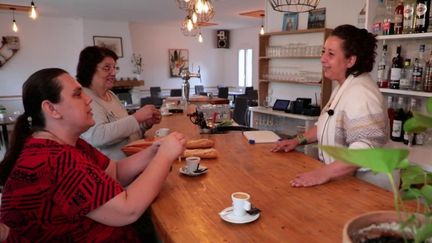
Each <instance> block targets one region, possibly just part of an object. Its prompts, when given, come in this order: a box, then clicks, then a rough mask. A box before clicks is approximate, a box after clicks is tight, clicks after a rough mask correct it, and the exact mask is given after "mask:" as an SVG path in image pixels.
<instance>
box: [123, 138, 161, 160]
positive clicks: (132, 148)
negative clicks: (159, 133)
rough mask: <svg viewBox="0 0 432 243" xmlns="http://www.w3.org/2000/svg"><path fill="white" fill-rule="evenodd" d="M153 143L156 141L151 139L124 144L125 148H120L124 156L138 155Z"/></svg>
mask: <svg viewBox="0 0 432 243" xmlns="http://www.w3.org/2000/svg"><path fill="white" fill-rule="evenodd" d="M155 141H156V140H155V139H152V138H146V139H139V140H136V141H133V142H131V143H128V144H126V145H125V146H123V148H121V150H122V151H123V153H124V154H126V156H130V155H132V154H135V153H138V152H139V151H141V150H143V149H146V148H147V147H150V146H151V145H152V144H153V142H155Z"/></svg>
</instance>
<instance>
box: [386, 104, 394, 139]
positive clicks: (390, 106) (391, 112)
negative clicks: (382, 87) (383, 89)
mask: <svg viewBox="0 0 432 243" xmlns="http://www.w3.org/2000/svg"><path fill="white" fill-rule="evenodd" d="M395 113H396V112H395V107H394V103H393V97H392V96H387V115H388V119H389V125H390V136H391V134H392V131H393V120H394V117H395Z"/></svg>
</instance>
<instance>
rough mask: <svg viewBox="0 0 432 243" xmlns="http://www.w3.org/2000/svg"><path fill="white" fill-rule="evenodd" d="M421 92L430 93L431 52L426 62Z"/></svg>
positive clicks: (431, 89) (431, 86)
mask: <svg viewBox="0 0 432 243" xmlns="http://www.w3.org/2000/svg"><path fill="white" fill-rule="evenodd" d="M423 91H426V92H432V50H431V53H430V55H429V60H428V61H427V62H426V68H425V78H424V82H423Z"/></svg>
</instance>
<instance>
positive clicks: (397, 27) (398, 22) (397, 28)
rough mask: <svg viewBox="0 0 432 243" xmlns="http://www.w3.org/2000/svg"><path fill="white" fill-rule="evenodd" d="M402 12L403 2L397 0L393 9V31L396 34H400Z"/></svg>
mask: <svg viewBox="0 0 432 243" xmlns="http://www.w3.org/2000/svg"><path fill="white" fill-rule="evenodd" d="M403 13H404V4H403V1H402V0H399V3H398V5H397V6H396V8H395V11H394V33H395V34H396V35H398V34H402V29H403Z"/></svg>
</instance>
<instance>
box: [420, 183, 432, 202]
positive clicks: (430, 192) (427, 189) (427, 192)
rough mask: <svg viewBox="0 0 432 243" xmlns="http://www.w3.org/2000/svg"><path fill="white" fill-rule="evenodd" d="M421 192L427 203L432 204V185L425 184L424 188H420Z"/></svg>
mask: <svg viewBox="0 0 432 243" xmlns="http://www.w3.org/2000/svg"><path fill="white" fill-rule="evenodd" d="M420 192H421V194H422V196H423V197H424V199H425V201H426V203H427V205H431V204H432V186H431V185H424V186H423V187H422V189H420Z"/></svg>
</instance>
